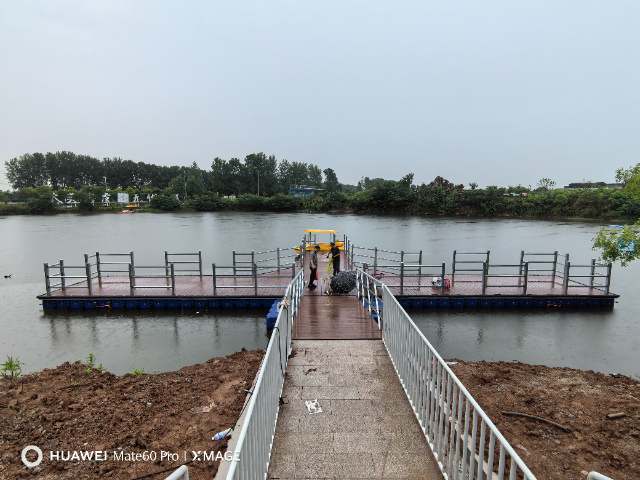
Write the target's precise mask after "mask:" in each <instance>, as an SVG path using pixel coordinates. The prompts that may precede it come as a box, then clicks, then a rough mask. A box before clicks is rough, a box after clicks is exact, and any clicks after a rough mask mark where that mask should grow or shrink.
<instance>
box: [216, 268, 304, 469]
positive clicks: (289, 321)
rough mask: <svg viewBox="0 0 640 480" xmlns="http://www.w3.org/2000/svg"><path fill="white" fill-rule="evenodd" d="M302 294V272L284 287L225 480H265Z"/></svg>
mask: <svg viewBox="0 0 640 480" xmlns="http://www.w3.org/2000/svg"><path fill="white" fill-rule="evenodd" d="M303 294H304V271H303V270H300V271H299V272H298V274H297V275H296V276H295V278H294V279H293V280H292V281H291V283H290V284H289V285H288V286H287V290H286V292H285V295H284V298H283V301H282V302H280V304H279V306H278V318H277V320H276V325H275V327H274V330H273V334H272V335H271V339H270V340H269V345H268V346H267V351H266V353H265V355H264V358H263V360H262V365H261V366H260V370H259V371H258V375H257V380H256V382H255V384H254V386H253V388H252V389H251V397H250V398H249V403H248V404H247V414H246V417H245V420H244V422H243V423H242V428H241V430H240V434H239V436H238V443H237V444H236V447H235V450H234V454H233V460H232V461H231V462H230V465H229V471H228V473H227V477H226V478H227V480H239V479H258V478H260V479H263V478H266V475H267V471H268V469H269V460H270V457H271V447H272V446H273V438H274V437H273V436H274V433H275V429H276V422H277V420H278V412H279V407H280V396H281V395H282V389H283V386H284V377H285V373H286V370H287V362H288V359H289V355H290V353H291V330H292V326H293V322H294V318H295V317H296V314H297V311H298V308H299V306H300V300H301V298H302V296H303Z"/></svg>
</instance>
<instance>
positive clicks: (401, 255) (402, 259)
mask: <svg viewBox="0 0 640 480" xmlns="http://www.w3.org/2000/svg"><path fill="white" fill-rule="evenodd" d="M400 263H404V250H401V251H400Z"/></svg>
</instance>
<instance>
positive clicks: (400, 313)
mask: <svg viewBox="0 0 640 480" xmlns="http://www.w3.org/2000/svg"><path fill="white" fill-rule="evenodd" d="M381 288H382V304H383V324H382V340H383V341H384V344H385V346H386V347H387V351H388V352H389V356H390V357H391V361H392V362H393V365H394V367H395V370H396V372H397V374H398V376H399V377H400V380H401V382H402V385H403V387H404V390H405V392H406V394H407V397H408V398H409V401H410V402H411V406H412V408H413V411H414V413H415V415H416V417H417V419H418V421H419V422H420V425H421V427H422V429H423V431H424V433H425V436H426V438H427V441H428V443H429V446H430V448H431V450H432V451H433V454H434V456H435V458H436V460H437V461H438V465H439V467H440V470H441V471H442V473H443V474H444V475H446V478H448V479H465V480H466V479H469V480H473V479H485V478H487V479H495V478H497V479H498V480H503V479H504V478H509V479H510V480H515V479H524V480H535V477H534V475H533V474H532V473H531V471H530V470H529V469H528V468H527V466H526V465H525V464H524V462H523V461H522V459H521V458H520V457H519V456H518V454H517V453H516V452H515V451H514V449H513V448H512V447H511V445H509V442H507V440H506V439H505V438H504V437H503V436H502V434H501V433H500V431H499V430H498V429H497V428H496V426H495V425H494V424H493V423H492V422H491V420H490V419H489V417H488V416H487V415H486V414H485V413H484V411H483V410H482V408H480V406H479V405H478V403H477V402H476V401H475V400H474V399H473V397H472V396H471V394H470V393H469V392H468V391H467V390H466V388H464V386H463V385H462V383H461V382H460V380H459V379H458V378H457V377H456V376H455V374H454V373H453V371H452V370H451V369H450V368H449V366H448V365H447V364H446V362H445V361H444V360H443V359H442V357H440V355H439V354H438V352H437V351H436V350H435V349H434V348H433V346H432V345H431V344H430V343H429V341H428V340H427V339H426V337H425V336H424V335H423V334H422V332H420V330H419V329H418V328H417V327H416V325H415V324H414V323H413V321H412V320H411V318H410V317H409V316H408V315H407V313H406V312H405V311H404V309H403V308H402V307H401V306H400V304H399V303H398V301H397V300H396V298H395V297H394V296H393V294H392V293H391V292H390V291H389V289H388V288H387V286H386V285H382V287H381ZM487 446H488V449H487V448H486V447H487ZM485 450H486V451H485ZM496 463H497V465H496ZM505 475H506V477H505Z"/></svg>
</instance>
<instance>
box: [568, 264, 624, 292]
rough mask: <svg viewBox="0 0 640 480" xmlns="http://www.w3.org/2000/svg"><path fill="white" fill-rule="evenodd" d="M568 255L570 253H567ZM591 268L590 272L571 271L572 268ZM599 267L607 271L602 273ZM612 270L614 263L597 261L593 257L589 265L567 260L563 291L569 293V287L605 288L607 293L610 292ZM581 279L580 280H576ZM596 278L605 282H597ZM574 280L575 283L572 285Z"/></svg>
mask: <svg viewBox="0 0 640 480" xmlns="http://www.w3.org/2000/svg"><path fill="white" fill-rule="evenodd" d="M567 257H568V255H567ZM585 268H588V269H589V274H587V275H582V274H581V272H578V273H571V270H572V269H574V271H575V269H585ZM597 269H605V273H600V272H598V271H597ZM611 270H612V265H611V264H610V263H597V262H596V259H595V258H593V259H591V263H590V264H589V265H574V264H572V263H571V262H569V261H567V262H566V263H565V264H564V272H563V280H562V286H563V293H564V294H565V295H567V293H568V292H569V288H584V287H589V288H595V289H598V290H603V291H604V293H605V294H606V295H608V294H609V287H610V285H611ZM576 279H580V280H576ZM582 279H588V282H587V283H583V280H582ZM596 279H603V281H604V283H600V282H596V281H595V280H596ZM572 282H573V283H574V285H572Z"/></svg>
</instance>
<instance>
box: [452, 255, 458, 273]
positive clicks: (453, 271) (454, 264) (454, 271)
mask: <svg viewBox="0 0 640 480" xmlns="http://www.w3.org/2000/svg"><path fill="white" fill-rule="evenodd" d="M456 252H457V250H454V251H453V269H452V272H451V276H452V277H454V276H455V274H456Z"/></svg>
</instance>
